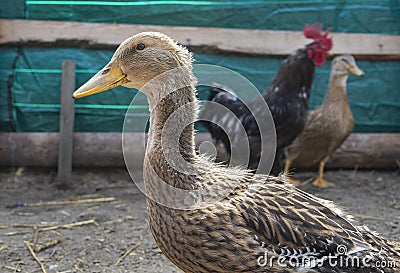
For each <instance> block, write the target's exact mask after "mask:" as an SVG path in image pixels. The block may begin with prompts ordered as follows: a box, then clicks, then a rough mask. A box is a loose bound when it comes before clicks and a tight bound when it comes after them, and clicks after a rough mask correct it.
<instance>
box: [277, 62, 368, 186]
mask: <svg viewBox="0 0 400 273" xmlns="http://www.w3.org/2000/svg"><path fill="white" fill-rule="evenodd" d="M349 72H350V73H353V74H354V75H357V76H363V75H364V72H363V71H362V70H361V69H360V68H358V66H357V64H356V61H355V60H354V58H353V56H351V55H341V56H337V57H335V58H334V59H333V61H332V70H331V75H330V79H329V85H328V91H327V94H326V97H325V101H324V102H323V103H322V104H321V105H320V106H319V107H318V108H316V109H314V110H312V111H309V112H308V115H307V122H306V125H305V127H304V129H303V131H302V132H301V133H300V135H298V136H297V137H296V138H295V140H294V141H293V142H292V144H290V145H289V146H288V147H287V148H286V150H285V155H286V162H285V170H284V172H285V174H288V172H289V169H290V166H291V164H292V163H294V164H296V162H302V164H303V165H304V162H306V163H307V164H309V165H310V166H311V165H314V164H316V163H319V168H318V176H317V178H316V179H315V180H314V181H313V182H312V184H313V185H314V186H318V187H330V186H334V185H335V184H333V183H331V182H328V181H326V180H324V179H323V172H324V166H325V162H326V161H327V160H328V159H329V156H330V155H332V154H333V153H334V152H335V151H336V149H337V148H339V147H340V146H341V145H342V144H343V142H344V141H345V140H346V139H347V137H348V136H349V135H350V134H351V132H352V131H353V128H354V118H353V114H352V113H351V109H350V105H349V101H348V98H347V90H346V81H347V78H348V76H349ZM295 182H297V181H295Z"/></svg>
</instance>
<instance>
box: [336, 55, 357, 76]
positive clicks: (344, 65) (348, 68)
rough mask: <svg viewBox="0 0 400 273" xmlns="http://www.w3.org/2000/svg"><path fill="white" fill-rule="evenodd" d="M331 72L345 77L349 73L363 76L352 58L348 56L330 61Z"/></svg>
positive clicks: (341, 56) (337, 57)
mask: <svg viewBox="0 0 400 273" xmlns="http://www.w3.org/2000/svg"><path fill="white" fill-rule="evenodd" d="M332 70H333V72H334V73H335V74H338V75H344V74H345V75H347V74H348V73H349V72H350V73H353V74H354V75H357V76H364V72H363V71H362V70H361V69H360V68H359V67H358V66H357V64H356V60H355V59H354V57H353V56H351V55H349V54H345V55H340V56H336V57H335V58H334V59H333V60H332Z"/></svg>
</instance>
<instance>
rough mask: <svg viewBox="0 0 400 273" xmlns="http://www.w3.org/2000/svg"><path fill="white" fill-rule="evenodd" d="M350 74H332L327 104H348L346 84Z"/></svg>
mask: <svg viewBox="0 0 400 273" xmlns="http://www.w3.org/2000/svg"><path fill="white" fill-rule="evenodd" d="M348 76H349V75H348V73H345V72H340V73H339V72H338V73H332V74H331V76H330V79H329V85H328V92H327V94H326V99H325V102H329V103H344V104H348V97H347V90H346V82H347V78H348Z"/></svg>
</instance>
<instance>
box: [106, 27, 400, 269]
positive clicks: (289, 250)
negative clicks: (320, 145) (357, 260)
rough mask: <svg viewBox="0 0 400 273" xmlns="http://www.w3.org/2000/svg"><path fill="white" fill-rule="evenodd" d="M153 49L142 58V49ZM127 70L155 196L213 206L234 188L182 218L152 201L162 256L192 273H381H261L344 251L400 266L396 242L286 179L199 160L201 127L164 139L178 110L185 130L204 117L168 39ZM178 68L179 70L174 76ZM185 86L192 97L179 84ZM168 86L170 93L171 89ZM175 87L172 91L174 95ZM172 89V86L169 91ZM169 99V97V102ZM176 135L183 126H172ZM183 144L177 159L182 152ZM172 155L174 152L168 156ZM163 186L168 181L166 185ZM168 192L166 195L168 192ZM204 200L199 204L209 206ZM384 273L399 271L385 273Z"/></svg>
mask: <svg viewBox="0 0 400 273" xmlns="http://www.w3.org/2000/svg"><path fill="white" fill-rule="evenodd" d="M138 43H144V44H145V45H146V49H145V50H143V51H141V52H137V51H135V49H134V48H135V46H136V45H137V44H138ZM113 58H116V59H117V61H118V63H119V66H120V69H121V70H122V71H124V73H126V75H127V78H128V79H129V81H130V82H129V84H128V85H127V86H136V87H138V88H139V89H140V90H141V91H142V92H144V93H145V94H146V95H147V97H148V101H149V105H150V109H151V115H150V128H149V135H148V144H147V146H146V156H145V161H144V182H145V186H146V190H147V194H148V197H152V196H153V197H154V196H158V197H159V196H165V198H167V199H168V198H174V197H177V196H174V195H170V191H171V188H169V187H170V186H173V187H175V188H179V189H185V190H198V189H204V190H205V194H204V196H203V199H204V200H207V198H208V197H212V196H215V195H216V194H218V193H219V192H223V191H224V190H226V189H229V191H228V194H226V195H225V197H223V198H220V199H219V200H215V201H214V202H208V203H207V204H204V206H201V207H198V208H195V209H190V210H188V209H186V210H184V209H173V208H170V207H167V206H164V205H161V204H159V203H157V202H154V201H153V200H152V199H151V198H148V199H147V210H148V215H149V224H150V229H151V232H152V233H153V236H154V239H155V241H156V242H157V244H158V246H159V247H160V249H161V250H162V251H163V253H164V254H165V255H166V256H167V257H168V258H169V259H170V260H171V261H172V262H173V263H174V264H175V265H176V266H178V267H179V268H180V269H182V270H183V271H184V272H193V273H199V272H200V273H201V272H286V273H291V272H297V271H298V270H300V269H301V270H302V271H301V272H327V273H328V272H329V273H332V272H358V273H360V272H381V271H377V270H374V269H365V268H364V269H363V268H361V269H357V270H356V269H354V268H348V269H346V268H332V267H329V266H325V265H324V266H321V267H315V268H313V269H310V268H292V267H290V266H289V265H288V266H287V267H282V266H277V265H276V264H275V263H274V264H273V266H266V267H260V266H259V265H258V264H257V259H258V257H260V256H261V255H264V254H265V253H267V254H268V255H270V256H276V257H279V256H286V257H291V256H293V255H294V256H298V257H299V258H305V257H307V256H313V257H320V258H323V257H325V256H326V255H327V254H328V253H335V251H336V246H337V245H339V244H343V245H345V246H347V249H348V250H349V251H352V250H354V251H355V250H357V251H356V252H355V254H354V255H360V256H362V255H367V253H373V254H376V256H377V257H383V258H388V257H391V259H394V260H396V261H397V262H400V261H399V260H400V259H399V258H400V254H399V251H398V243H397V242H388V241H387V240H385V239H383V238H381V237H380V236H379V235H377V234H375V233H373V232H371V231H369V230H367V229H365V228H363V227H358V226H356V224H355V223H352V222H351V220H350V217H349V216H347V214H346V213H345V212H343V211H342V210H341V209H339V208H337V207H336V206H335V205H334V204H333V203H332V202H329V201H326V200H322V199H319V198H317V197H314V196H312V195H310V194H307V193H305V192H303V191H301V190H298V189H297V188H295V187H293V186H291V185H290V184H289V183H287V182H286V181H285V179H284V178H275V177H268V176H262V175H255V176H253V175H250V174H249V173H248V171H246V170H241V169H238V168H236V169H234V168H226V167H222V166H221V165H218V164H215V163H212V162H209V161H208V160H206V159H204V158H202V157H200V156H198V155H197V154H196V152H195V149H194V141H193V137H194V128H193V124H191V125H190V126H186V127H185V128H184V130H183V131H182V132H181V133H180V135H179V136H177V135H176V134H173V133H166V134H163V130H164V129H166V128H164V127H165V126H166V125H167V124H168V117H172V116H173V115H174V114H175V113H174V112H175V111H176V110H177V109H179V108H180V107H182V106H184V105H186V104H190V105H192V106H191V107H190V108H188V109H186V110H185V111H178V113H177V116H176V117H175V118H176V120H177V121H184V122H194V120H195V118H196V115H197V109H198V105H197V100H196V96H195V92H196V90H195V84H196V81H195V78H194V76H193V74H192V71H191V61H192V60H191V55H190V54H189V53H188V51H187V50H186V49H185V48H183V47H181V46H179V45H177V44H176V43H175V42H174V41H172V40H171V39H170V38H168V37H167V36H165V35H163V34H160V33H142V34H138V35H136V36H134V37H132V38H130V39H128V40H127V41H125V42H124V43H123V44H122V45H121V47H120V48H119V49H118V50H117V52H116V54H115V55H114V57H113ZM173 66H175V67H173ZM171 67H173V68H176V67H178V68H180V70H179V71H181V72H182V73H176V75H175V76H173V77H178V78H179V77H181V80H179V79H173V80H170V81H168V80H167V79H166V81H165V82H164V83H161V84H160V86H157V85H152V86H150V87H151V88H145V84H146V82H149V81H150V80H151V79H152V78H154V77H156V76H157V75H159V74H162V73H164V72H166V71H168V70H169V69H171ZM177 82H186V83H187V84H188V85H187V86H186V87H185V88H180V87H179V88H177V86H174V83H177ZM166 83H168V84H166ZM168 85H169V86H168ZM166 87H169V90H173V92H172V91H171V92H170V91H167V90H166ZM161 92H167V93H166V94H161ZM173 129H175V127H173ZM177 138H179V141H178V143H179V145H178V148H176V149H178V151H176V150H175V151H173V150H171V151H170V150H169V149H173V147H174V143H176V141H177ZM164 147H168V151H167V152H165V151H163V149H164ZM171 152H175V153H176V152H178V153H180V154H181V156H182V158H184V161H185V162H189V163H190V166H191V167H190V170H191V171H192V172H182V171H179V170H178V169H177V167H179V166H172V165H171V164H175V162H171V161H169V160H168V156H169V153H171ZM159 182H165V183H164V184H159ZM160 185H161V186H160ZM203 199H200V200H199V202H201V201H202V200H203ZM385 272H395V271H394V270H393V271H385Z"/></svg>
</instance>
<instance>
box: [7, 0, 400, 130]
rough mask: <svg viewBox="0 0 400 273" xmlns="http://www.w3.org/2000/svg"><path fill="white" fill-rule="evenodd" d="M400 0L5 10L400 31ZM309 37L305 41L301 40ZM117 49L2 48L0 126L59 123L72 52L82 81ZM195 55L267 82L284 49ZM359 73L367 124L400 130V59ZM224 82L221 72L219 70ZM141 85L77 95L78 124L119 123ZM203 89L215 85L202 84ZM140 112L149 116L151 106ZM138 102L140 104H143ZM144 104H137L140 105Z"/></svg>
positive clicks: (60, 16)
mask: <svg viewBox="0 0 400 273" xmlns="http://www.w3.org/2000/svg"><path fill="white" fill-rule="evenodd" d="M399 6H400V5H399V2H398V1H390V0H381V1H285V0H283V1H47V0H46V1H34V0H26V1H22V0H18V1H15V0H6V1H2V4H1V8H0V17H2V18H26V19H35V20H66V21H87V22H93V21H96V22H116V23H141V24H161V25H181V26H183V25H185V26H212V27H229V28H248V29H283V30H285V29H287V30H300V29H302V27H303V26H304V24H306V23H313V22H321V23H323V24H324V25H326V26H331V27H332V30H333V31H340V32H360V33H389V34H400V19H399V17H400V9H399ZM299 46H300V45H299ZM112 53H113V52H112V51H109V50H86V49H67V48H30V47H22V48H10V47H0V56H1V62H0V100H1V101H0V130H1V131H11V130H14V129H15V130H16V131H58V126H59V125H58V124H59V93H60V85H61V65H62V60H63V59H74V60H76V62H77V86H79V85H81V84H82V83H84V82H85V81H86V80H87V79H89V77H90V76H91V75H93V74H94V73H95V72H96V71H97V70H98V69H99V68H101V67H103V66H104V65H105V64H106V63H107V62H108V60H109V58H110V56H111V55H112ZM195 58H196V63H206V64H216V65H221V66H224V67H227V68H230V69H232V70H234V71H237V72H239V73H240V74H242V75H243V76H245V77H246V78H248V79H249V80H250V81H251V82H252V83H253V84H254V85H255V86H256V87H257V88H258V89H259V90H260V92H262V91H264V90H265V88H266V87H267V86H268V85H269V83H270V82H271V80H272V78H273V76H274V75H275V73H276V71H277V69H278V67H279V64H280V62H281V61H282V60H283V58H271V57H249V56H232V55H207V54H196V55H195ZM358 64H359V66H360V67H361V68H362V69H363V70H364V71H365V72H366V76H365V77H364V78H357V77H355V76H350V78H349V81H348V90H349V99H350V104H351V107H352V110H353V113H354V116H355V119H356V129H355V130H356V131H358V132H400V78H399V72H400V62H398V61H387V62H383V61H379V62H373V61H358ZM329 72H330V63H329V62H327V63H326V64H325V65H324V66H323V67H321V68H317V70H316V77H315V82H314V85H313V90H312V97H311V107H315V106H317V105H318V104H319V103H320V102H321V101H322V100H323V97H324V94H325V91H326V85H327V82H328V76H329ZM215 81H216V82H218V78H216V79H215ZM135 92H136V91H133V90H128V89H125V88H117V89H116V90H113V91H109V92H105V93H102V94H98V95H96V96H91V97H89V98H83V99H80V100H77V101H76V119H75V120H76V122H75V130H76V131H99V132H119V131H121V128H122V123H123V118H124V115H125V112H126V109H127V106H128V105H129V102H130V100H131V99H132V98H133V96H134V95H135ZM199 96H200V97H201V98H205V97H206V96H207V94H206V93H204V92H202V88H200V91H199ZM137 107H138V109H137V116H138V118H140V116H143V115H146V114H147V112H146V111H145V110H143V105H139V106H137ZM135 111H136V110H135ZM135 113H136V112H135Z"/></svg>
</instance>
